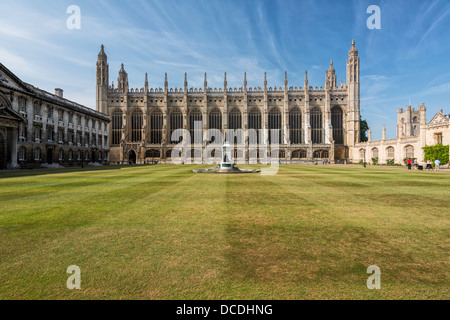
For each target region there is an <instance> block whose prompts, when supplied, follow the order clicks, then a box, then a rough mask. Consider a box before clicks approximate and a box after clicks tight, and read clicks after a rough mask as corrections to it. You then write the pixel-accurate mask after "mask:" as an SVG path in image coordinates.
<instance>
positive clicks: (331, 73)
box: [325, 60, 337, 89]
mask: <svg viewBox="0 0 450 320" xmlns="http://www.w3.org/2000/svg"><path fill="white" fill-rule="evenodd" d="M336 83H337V80H336V71H335V70H334V67H333V60H331V61H330V68H329V69H328V70H327V72H326V75H325V89H334V88H335V87H336Z"/></svg>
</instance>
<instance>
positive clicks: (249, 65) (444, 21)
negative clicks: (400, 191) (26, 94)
mask: <svg viewBox="0 0 450 320" xmlns="http://www.w3.org/2000/svg"><path fill="white" fill-rule="evenodd" d="M0 1H1V2H0V43H1V45H0V62H1V63H3V64H4V65H6V66H7V67H8V68H9V69H10V70H11V71H13V72H14V73H15V74H16V75H18V76H19V77H20V78H21V79H22V80H24V81H26V82H29V83H31V84H33V85H36V86H38V87H40V88H42V89H44V90H47V91H50V92H53V90H54V88H55V87H61V88H63V89H64V94H65V97H67V98H69V99H72V100H75V101H77V102H79V103H82V104H85V105H87V106H89V107H92V108H95V62H96V59H97V54H98V51H99V49H100V45H101V44H102V43H103V44H104V45H105V50H106V53H107V55H108V61H109V66H110V81H114V82H115V83H116V82H117V74H118V71H119V69H120V64H121V63H122V62H123V63H124V64H125V69H126V71H127V72H128V77H129V83H130V87H134V88H137V87H138V88H141V87H143V86H144V77H145V72H148V74H149V85H150V87H162V86H163V82H164V73H165V72H167V73H168V79H169V86H170V87H178V88H181V87H183V81H184V73H185V72H187V73H188V81H189V87H198V88H199V87H203V76H204V72H207V73H208V86H209V87H223V74H224V72H227V78H228V79H227V80H228V85H229V86H231V87H240V86H242V81H243V74H244V71H246V72H247V80H248V83H249V86H252V87H255V86H256V87H257V86H262V83H263V79H264V72H265V71H267V78H268V82H269V86H282V85H283V80H284V71H285V70H286V71H287V72H288V81H289V86H302V85H303V80H304V73H305V70H308V76H309V81H310V84H311V85H313V86H323V85H324V79H325V71H326V70H327V69H328V67H329V63H330V60H333V61H334V67H335V69H336V74H337V78H338V82H339V81H340V80H341V79H342V81H343V82H345V81H346V74H345V71H346V59H347V55H348V51H349V49H350V46H351V41H352V39H354V40H355V41H356V46H357V48H358V50H359V54H360V59H361V113H362V116H363V118H365V119H367V120H368V122H369V125H370V127H371V128H372V131H373V138H374V139H379V138H381V128H382V126H383V124H386V126H387V136H388V137H394V136H395V125H396V116H397V108H404V107H405V106H406V105H408V104H409V101H410V100H411V104H412V106H413V107H417V106H418V105H420V104H422V102H425V105H426V106H427V114H428V119H427V120H428V121H430V120H431V118H432V117H433V115H434V114H435V113H436V112H438V111H439V110H440V109H442V108H443V109H444V112H445V113H450V108H449V107H450V106H449V105H450V55H449V53H450V50H449V49H450V35H449V30H450V1H448V0H434V1H421V0H388V1H376V0H371V1H365V0H359V1H356V0H355V1H350V0H349V1H344V0H342V1H336V0H333V1H332V0H330V1H325V0H320V1H319V0H309V1H300V0H278V1H277V0H267V1H263V0H242V1H235V0H220V1H218V0H208V1H203V0H183V1H181V0H178V1H172V0H165V1H156V0H132V1H106V0H97V1H77V0H70V1H61V0H58V1H51V0H45V1H40V0H35V1H22V0H15V1H5V0H0ZM72 4H74V5H78V6H79V7H80V9H81V29H80V30H69V29H68V28H67V27H66V20H67V18H68V17H69V14H67V13H66V10H67V7H68V6H69V5H72ZM373 4H374V5H378V6H379V7H380V8H381V30H369V29H368V28H367V26H366V20H367V19H368V17H369V16H370V15H369V14H367V13H366V10H367V7H368V6H369V5H373Z"/></svg>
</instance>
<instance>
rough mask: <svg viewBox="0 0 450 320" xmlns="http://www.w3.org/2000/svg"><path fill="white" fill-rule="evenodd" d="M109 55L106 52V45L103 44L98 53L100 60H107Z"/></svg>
mask: <svg viewBox="0 0 450 320" xmlns="http://www.w3.org/2000/svg"><path fill="white" fill-rule="evenodd" d="M106 59H107V56H106V53H105V47H104V46H103V44H102V45H101V47H100V52H99V53H98V60H106Z"/></svg>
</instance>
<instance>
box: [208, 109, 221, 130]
mask: <svg viewBox="0 0 450 320" xmlns="http://www.w3.org/2000/svg"><path fill="white" fill-rule="evenodd" d="M209 129H219V130H220V131H222V112H220V110H219V109H214V110H212V111H211V112H210V113H209Z"/></svg>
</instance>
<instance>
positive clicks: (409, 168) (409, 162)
mask: <svg viewBox="0 0 450 320" xmlns="http://www.w3.org/2000/svg"><path fill="white" fill-rule="evenodd" d="M411 163H412V161H411V158H408V170H411Z"/></svg>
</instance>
